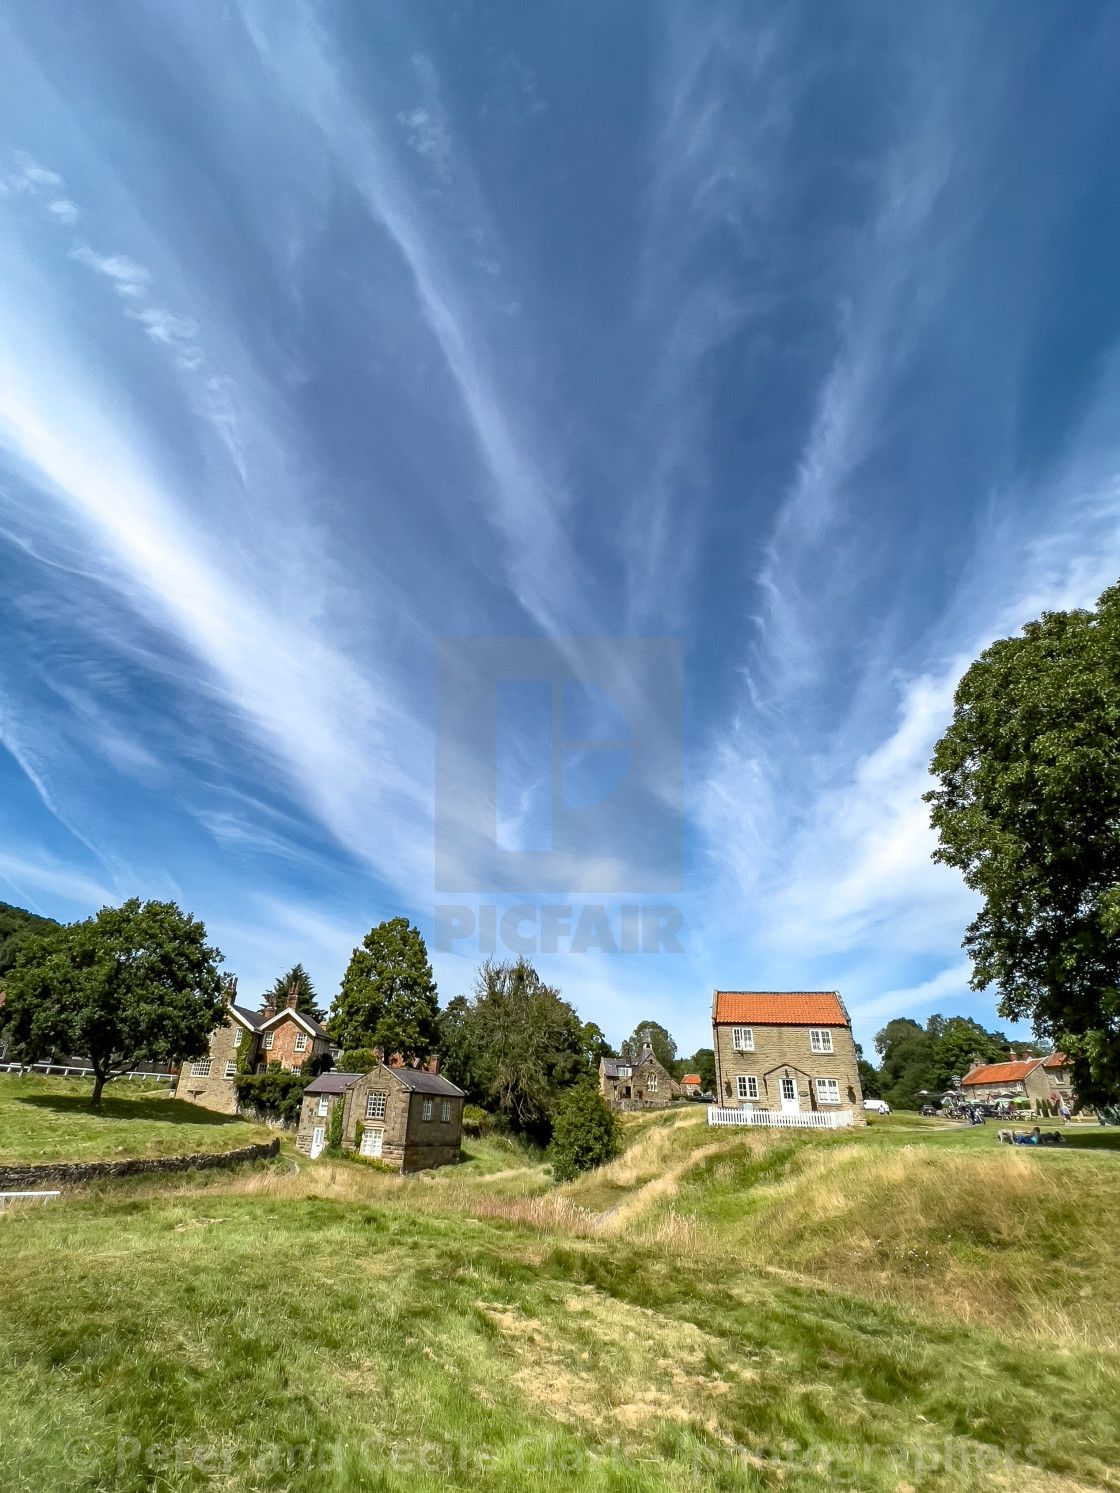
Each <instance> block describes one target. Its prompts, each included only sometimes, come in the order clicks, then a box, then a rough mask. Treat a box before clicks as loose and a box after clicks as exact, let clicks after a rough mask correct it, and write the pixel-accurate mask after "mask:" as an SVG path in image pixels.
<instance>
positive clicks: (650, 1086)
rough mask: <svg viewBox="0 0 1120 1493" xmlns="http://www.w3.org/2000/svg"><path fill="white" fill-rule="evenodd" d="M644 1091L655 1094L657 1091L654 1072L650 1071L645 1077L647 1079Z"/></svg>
mask: <svg viewBox="0 0 1120 1493" xmlns="http://www.w3.org/2000/svg"><path fill="white" fill-rule="evenodd" d="M646 1093H647V1094H656V1093H657V1074H656V1073H651V1074H650V1075H649V1076H648V1077H647V1079H646Z"/></svg>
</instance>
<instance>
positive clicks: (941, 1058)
mask: <svg viewBox="0 0 1120 1493" xmlns="http://www.w3.org/2000/svg"><path fill="white" fill-rule="evenodd" d="M934 1019H935V1018H933V1017H931V1018H930V1020H931V1021H932V1020H934ZM1010 1056H1011V1049H1010V1046H1009V1044H1008V1041H1007V1038H1006V1037H1005V1036H1004V1035H1003V1034H1002V1032H989V1031H985V1029H984V1028H983V1027H982V1026H981V1025H980V1023H979V1022H977V1021H970V1020H969V1018H968V1017H967V1016H950V1018H949V1019H948V1021H946V1022H945V1023H944V1027H943V1029H942V1032H941V1035H940V1036H939V1037H938V1039H937V1042H936V1044H935V1046H934V1050H933V1061H932V1063H931V1064H930V1082H929V1083H928V1084H927V1086H926V1087H927V1088H931V1089H942V1090H944V1089H947V1088H948V1087H949V1084H950V1080H951V1079H952V1078H953V1076H954V1075H955V1074H956V1075H959V1076H960V1077H961V1078H963V1077H964V1075H965V1074H966V1073H967V1072H968V1070H969V1068H971V1067H972V1064H973V1062H974V1061H975V1059H977V1058H981V1059H983V1061H984V1062H986V1063H1003V1062H1006V1061H1007V1060H1008V1058H1009V1057H1010Z"/></svg>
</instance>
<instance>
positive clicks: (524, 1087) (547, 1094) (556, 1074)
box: [440, 959, 604, 1141]
mask: <svg viewBox="0 0 1120 1493" xmlns="http://www.w3.org/2000/svg"><path fill="white" fill-rule="evenodd" d="M603 1045H604V1038H603V1034H602V1032H601V1031H600V1030H599V1028H598V1027H597V1026H595V1025H594V1023H591V1022H589V1023H587V1024H586V1025H585V1024H584V1023H583V1022H581V1021H580V1019H579V1016H578V1015H577V1013H576V1011H575V1010H574V1009H573V1008H572V1007H571V1006H570V1005H569V1004H568V1002H567V1001H566V1000H564V999H562V997H561V995H560V992H559V991H558V990H556V989H554V988H553V987H552V986H551V985H546V984H544V982H543V981H542V980H541V979H540V977H539V976H538V974H537V972H536V970H535V969H534V968H533V966H532V965H531V964H529V963H528V962H527V961H526V960H525V959H518V960H517V961H516V963H513V962H511V963H505V964H502V963H498V962H497V961H495V960H487V962H486V963H485V964H483V965H481V966H480V968H479V970H478V973H477V975H476V978H475V982H474V989H473V991H472V993H471V995H470V996H469V997H468V996H461V995H460V996H456V998H455V999H454V1000H453V1001H451V1002H450V1003H449V1004H448V1007H447V1009H446V1011H444V1012H443V1014H442V1016H441V1018H440V1050H441V1053H442V1057H443V1066H444V1072H445V1073H446V1074H447V1076H448V1077H449V1078H450V1079H451V1080H452V1081H453V1082H454V1083H457V1084H459V1086H460V1087H461V1088H463V1089H465V1090H466V1091H467V1094H468V1096H469V1097H470V1098H471V1099H472V1100H474V1101H475V1102H476V1103H479V1104H482V1105H485V1106H486V1107H488V1108H490V1109H494V1108H496V1109H498V1110H499V1111H501V1112H502V1113H504V1114H506V1115H508V1116H509V1119H510V1121H511V1122H512V1124H513V1125H514V1126H515V1127H516V1128H517V1129H519V1130H523V1131H526V1132H527V1133H528V1134H530V1135H532V1136H533V1137H534V1138H536V1139H538V1140H541V1141H545V1140H547V1139H548V1137H549V1135H550V1133H551V1129H552V1116H553V1113H554V1111H555V1108H556V1104H557V1100H558V1098H559V1096H560V1094H561V1092H562V1091H563V1090H564V1089H565V1088H569V1087H571V1085H572V1084H574V1083H576V1082H578V1081H579V1080H580V1079H581V1078H588V1077H590V1075H591V1074H592V1073H593V1072H594V1071H595V1070H596V1069H597V1067H598V1062H599V1057H600V1055H601V1048H602V1046H603Z"/></svg>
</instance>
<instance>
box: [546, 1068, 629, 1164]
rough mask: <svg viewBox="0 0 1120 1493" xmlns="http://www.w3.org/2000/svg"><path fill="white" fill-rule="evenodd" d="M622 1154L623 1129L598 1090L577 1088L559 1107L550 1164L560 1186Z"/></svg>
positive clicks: (570, 1092)
mask: <svg viewBox="0 0 1120 1493" xmlns="http://www.w3.org/2000/svg"><path fill="white" fill-rule="evenodd" d="M621 1154H622V1134H621V1128H620V1126H619V1123H618V1121H617V1120H616V1119H615V1117H614V1115H613V1114H612V1113H611V1111H610V1108H609V1107H608V1105H607V1102H606V1100H605V1099H604V1098H603V1096H602V1095H601V1094H600V1093H599V1091H598V1089H594V1088H592V1087H591V1085H590V1084H589V1083H579V1084H576V1086H575V1088H573V1089H569V1090H568V1092H567V1093H566V1094H564V1095H563V1097H562V1098H561V1099H560V1100H559V1102H558V1103H557V1105H556V1110H555V1113H554V1114H553V1119H552V1144H551V1146H550V1147H549V1152H548V1155H549V1160H550V1161H551V1162H552V1175H553V1177H554V1178H555V1179H556V1181H557V1182H571V1181H572V1180H573V1179H574V1178H575V1177H577V1176H578V1175H579V1173H580V1172H587V1171H590V1170H591V1168H592V1167H596V1166H602V1165H603V1164H604V1163H605V1162H608V1161H613V1160H614V1158H615V1157H616V1156H619V1155H621Z"/></svg>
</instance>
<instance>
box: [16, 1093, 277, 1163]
mask: <svg viewBox="0 0 1120 1493" xmlns="http://www.w3.org/2000/svg"><path fill="white" fill-rule="evenodd" d="M92 1092H93V1083H92V1081H91V1080H90V1081H87V1080H83V1079H73V1078H41V1077H39V1076H38V1075H33V1074H27V1075H26V1076H25V1077H23V1078H14V1077H9V1076H7V1075H5V1076H3V1077H0V1161H2V1162H9V1163H10V1162H17V1161H28V1162H39V1161H119V1160H121V1159H122V1158H123V1157H126V1156H188V1155H191V1154H193V1153H194V1152H197V1151H233V1150H236V1149H237V1148H238V1147H239V1146H248V1145H251V1144H252V1143H253V1142H254V1141H267V1140H270V1139H271V1133H270V1132H269V1130H268V1129H267V1128H266V1127H265V1126H262V1125H254V1124H250V1123H249V1122H248V1121H246V1120H239V1119H237V1118H236V1117H232V1116H229V1115H216V1114H212V1113H211V1112H210V1111H209V1110H206V1109H200V1108H199V1107H198V1105H197V1104H187V1103H186V1102H185V1101H183V1100H179V1099H168V1097H167V1088H166V1085H165V1086H163V1087H162V1088H160V1089H141V1088H140V1087H139V1085H134V1084H132V1083H128V1082H127V1081H125V1082H121V1083H115V1084H110V1085H108V1086H107V1087H106V1090H105V1094H104V1096H103V1098H102V1100H101V1105H100V1108H99V1109H97V1110H94V1109H92V1108H91V1107H90V1102H89V1100H90V1095H91V1094H92Z"/></svg>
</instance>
